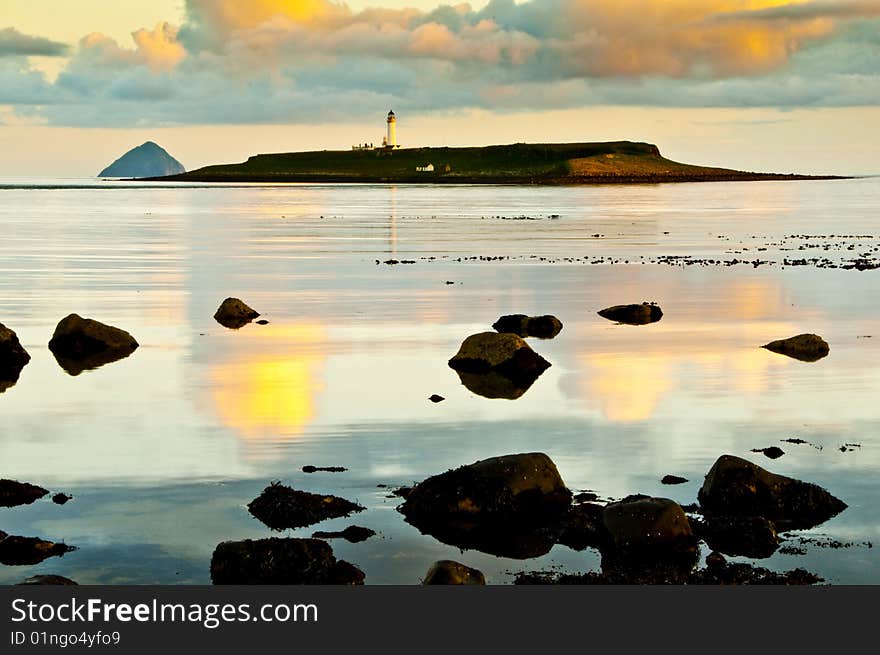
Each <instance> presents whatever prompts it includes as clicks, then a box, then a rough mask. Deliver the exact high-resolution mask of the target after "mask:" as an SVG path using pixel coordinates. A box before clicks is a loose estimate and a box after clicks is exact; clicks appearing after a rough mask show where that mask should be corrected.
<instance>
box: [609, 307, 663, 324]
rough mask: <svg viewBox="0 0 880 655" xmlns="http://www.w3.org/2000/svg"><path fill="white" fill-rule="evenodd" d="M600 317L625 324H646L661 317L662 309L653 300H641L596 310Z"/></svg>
mask: <svg viewBox="0 0 880 655" xmlns="http://www.w3.org/2000/svg"><path fill="white" fill-rule="evenodd" d="M598 314H599V316H601V317H602V318H607V319H608V320H609V321H616V322H617V323H626V324H627V325H647V324H648V323H656V322H657V321H659V320H660V319H661V318H663V310H661V309H660V306H659V305H657V304H656V303H653V302H650V303H648V302H643V303H641V304H637V305H615V306H614V307H607V308H606V309H603V310H600V311H599V312H598Z"/></svg>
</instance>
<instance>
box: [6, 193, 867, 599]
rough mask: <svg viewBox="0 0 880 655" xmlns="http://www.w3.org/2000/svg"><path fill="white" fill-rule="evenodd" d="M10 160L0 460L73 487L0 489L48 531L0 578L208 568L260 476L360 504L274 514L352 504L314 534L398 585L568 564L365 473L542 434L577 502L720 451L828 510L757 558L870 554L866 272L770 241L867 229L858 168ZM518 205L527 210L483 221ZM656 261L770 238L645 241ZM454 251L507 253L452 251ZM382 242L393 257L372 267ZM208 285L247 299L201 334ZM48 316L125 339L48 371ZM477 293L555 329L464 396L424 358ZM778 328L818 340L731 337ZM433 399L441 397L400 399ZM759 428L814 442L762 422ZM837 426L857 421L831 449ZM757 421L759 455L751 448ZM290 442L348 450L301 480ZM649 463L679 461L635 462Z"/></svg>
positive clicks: (675, 491) (23, 519)
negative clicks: (581, 494) (508, 392)
mask: <svg viewBox="0 0 880 655" xmlns="http://www.w3.org/2000/svg"><path fill="white" fill-rule="evenodd" d="M35 183H36V181H33V180H15V181H9V180H7V181H5V182H3V183H0V322H2V323H4V324H6V325H7V326H9V327H11V328H12V329H14V330H15V331H16V332H17V333H18V335H19V337H20V339H21V341H22V343H23V344H24V345H25V347H26V348H27V349H28V351H29V352H30V353H31V355H32V358H33V359H32V361H31V363H30V364H29V365H28V366H27V367H26V368H25V369H24V370H23V372H22V374H21V379H20V380H19V382H18V384H17V385H15V386H14V387H12V388H10V389H8V390H7V391H6V392H4V393H2V394H0V462H2V466H0V477H7V478H14V479H19V480H27V481H30V482H33V483H37V484H41V485H42V486H45V487H47V488H50V489H51V490H52V491H53V492H55V491H64V492H67V493H70V494H72V495H73V496H74V497H75V498H74V500H73V501H72V502H70V503H68V504H67V505H65V506H63V507H61V506H56V505H54V504H52V503H51V502H50V501H49V500H48V499H44V500H42V501H38V502H37V503H35V504H33V505H30V506H24V507H18V508H14V509H0V528H2V529H3V530H5V531H6V532H9V533H11V534H20V535H26V536H40V537H43V538H45V539H51V540H54V541H61V540H63V541H65V542H67V543H68V544H71V545H75V546H77V547H78V550H76V551H75V552H72V553H69V554H67V555H65V556H64V557H63V558H52V559H50V560H47V561H45V562H43V563H42V564H41V565H39V566H19V567H0V582H4V583H11V582H16V581H18V580H20V579H23V578H25V577H27V576H29V575H33V574H35V573H57V574H61V575H65V576H68V577H71V578H73V579H75V580H77V581H79V582H80V583H146V584H149V583H207V582H209V570H208V568H209V562H210V558H211V553H212V551H213V549H214V547H215V545H216V544H217V543H218V542H220V541H225V540H230V539H243V538H261V537H265V536H270V532H269V530H268V529H267V528H265V527H264V526H263V525H262V524H261V523H259V522H258V521H257V520H256V519H254V518H252V517H251V516H250V515H249V514H248V512H247V510H246V508H245V505H246V504H247V503H248V502H249V501H250V500H251V499H253V498H254V497H255V496H257V495H258V494H259V492H260V491H261V490H262V489H263V487H264V486H265V485H266V484H267V483H268V482H269V481H270V480H275V479H278V480H282V481H284V482H286V483H289V484H291V485H293V486H294V487H296V488H299V489H304V490H308V491H316V492H332V493H336V494H339V495H342V496H345V497H347V498H349V499H352V500H356V501H358V502H360V503H361V504H363V505H365V506H367V507H368V510H367V511H366V512H363V513H360V514H357V515H354V516H353V517H352V518H350V519H341V520H336V521H328V522H326V523H324V524H321V525H319V526H312V527H311V528H307V529H304V530H300V531H293V532H291V534H294V535H303V536H307V535H310V534H311V532H312V531H314V530H315V529H336V528H339V529H341V528H342V527H345V526H346V525H350V524H357V525H363V526H367V527H371V528H373V529H375V530H377V531H378V532H379V533H380V534H379V536H378V537H375V538H373V539H370V540H368V541H366V542H363V543H361V544H348V543H347V542H344V541H339V540H335V541H334V542H333V545H334V550H335V552H336V554H337V555H338V556H340V557H343V558H345V559H348V560H349V561H351V562H353V563H355V564H357V565H358V566H359V567H361V568H362V569H363V570H364V571H365V572H366V574H367V583H368V584H369V583H374V584H375V583H379V584H384V583H407V584H408V583H417V582H418V581H419V580H420V578H421V577H422V576H423V575H424V573H425V572H426V571H427V569H428V567H429V565H430V564H431V563H432V562H433V561H434V560H436V559H439V558H444V557H449V558H454V559H458V560H460V561H463V562H464V563H466V564H469V565H472V566H476V567H478V568H480V569H482V570H483V571H484V572H485V573H486V575H487V578H488V579H489V581H490V582H491V583H506V582H509V581H511V579H512V573H513V572H516V571H521V570H526V569H530V570H535V569H543V568H547V567H550V566H559V567H562V568H564V569H566V570H572V571H578V570H586V569H588V568H596V567H598V555H597V554H596V553H595V552H593V551H586V552H582V553H577V552H574V551H572V550H569V549H568V548H565V547H563V546H556V547H555V548H554V549H553V550H552V551H551V552H550V553H549V554H548V555H547V556H545V557H543V558H541V559H538V560H531V561H527V562H521V561H515V560H508V559H500V558H496V557H494V556H491V555H486V554H482V553H479V552H476V551H467V552H465V553H461V552H460V551H459V550H458V549H456V548H453V547H450V546H446V545H443V544H441V543H439V542H437V541H436V540H434V539H433V538H431V537H426V536H422V535H421V534H420V533H419V532H418V531H417V530H416V529H414V528H412V527H411V526H409V525H408V524H406V523H404V521H403V519H402V516H401V515H400V514H398V513H397V512H396V511H395V507H396V505H397V504H398V499H389V498H386V495H387V493H388V491H387V490H386V489H383V488H378V487H377V485H379V484H387V485H391V486H394V485H401V484H410V483H412V482H414V481H418V480H421V479H423V478H424V477H426V476H428V475H431V474H434V473H438V472H441V471H444V470H446V469H448V468H451V467H455V466H458V465H460V464H464V463H470V462H473V461H475V460H477V459H482V458H484V457H490V456H494V455H500V454H507V453H514V452H523V451H532V450H540V451H544V452H546V453H548V454H549V455H550V456H551V457H552V458H553V459H554V461H555V462H556V463H557V465H558V467H559V469H560V472H561V474H562V476H563V478H564V479H565V481H566V483H567V484H568V486H569V487H571V488H573V489H591V490H594V491H596V492H598V493H599V494H600V496H602V497H603V498H619V497H622V496H624V495H626V494H629V493H635V492H642V493H647V494H653V495H662V496H667V497H671V498H674V499H676V500H678V501H680V502H682V503H690V502H694V500H695V498H696V493H697V490H698V488H699V485H700V484H701V482H702V478H703V476H704V475H705V473H706V472H707V471H708V469H709V468H710V466H711V465H712V463H713V462H714V460H715V459H716V458H717V457H718V455H720V454H722V453H731V454H736V455H741V456H745V457H748V458H750V459H753V461H756V462H758V463H759V464H762V465H764V466H766V467H767V468H769V469H770V470H773V471H776V472H780V473H784V474H788V475H793V476H796V477H799V478H801V479H805V480H809V481H812V482H816V483H819V484H821V485H823V486H825V487H827V488H828V489H829V490H830V491H831V492H832V493H834V494H835V495H837V496H838V497H840V498H842V499H843V500H845V501H846V502H847V503H848V504H849V506H850V507H849V509H847V510H846V511H845V512H844V513H842V514H841V515H839V516H838V517H836V518H834V519H833V520H831V521H829V522H828V523H826V524H824V525H822V526H820V527H819V528H816V529H814V530H812V531H809V532H808V533H807V534H809V535H811V536H813V537H817V538H819V539H820V540H828V539H831V538H834V539H840V540H842V541H853V542H857V545H855V546H853V547H851V548H847V549H842V550H832V549H828V548H822V547H817V546H811V547H809V548H808V553H807V554H806V555H800V556H794V555H781V554H777V555H775V556H774V557H772V558H770V559H768V560H763V561H762V562H761V565H763V566H768V567H770V568H774V569H780V570H783V569H789V568H795V567H798V566H801V567H805V568H808V569H810V570H813V571H815V572H817V573H819V574H820V575H822V576H823V577H825V578H826V579H827V580H828V581H830V582H833V583H880V560H878V558H877V556H876V555H875V553H876V552H877V551H876V550H874V549H870V548H868V547H867V546H865V545H863V544H862V542H865V541H873V542H876V541H877V540H878V532H880V509H878V504H877V499H878V498H880V476H878V473H880V450H878V439H877V434H878V431H880V430H878V428H880V403H878V402H877V398H878V397H880V367H878V366H877V360H878V355H880V328H878V320H880V303H878V300H880V271H862V272H860V271H856V270H842V269H826V268H817V267H813V266H800V267H791V266H783V265H782V262H783V261H784V260H785V259H786V258H788V257H792V256H795V255H796V256H812V255H811V253H812V252H813V251H812V250H811V251H807V254H806V255H805V254H804V252H802V251H798V250H797V248H798V247H799V246H802V245H804V244H819V243H821V244H823V247H822V248H818V249H817V248H814V250H818V251H820V252H821V256H823V257H828V258H829V259H831V260H833V261H835V262H844V263H845V261H846V260H847V259H848V258H849V259H852V258H853V257H856V256H859V255H863V254H864V255H867V254H869V253H871V252H874V251H873V249H874V248H877V247H878V246H880V211H878V210H880V180H877V179H869V180H854V181H837V182H762V183H743V184H741V183H722V184H687V185H666V186H638V187H588V188H522V187H443V188H431V187H389V186H321V185H315V186H288V187H267V186H250V187H219V188H218V187H214V188H199V187H174V188H163V187H161V186H155V185H153V186H149V185H124V184H113V183H83V182H77V181H73V182H66V181H62V182H58V181H54V182H50V183H45V184H44V183H39V184H41V185H42V186H43V187H44V188H30V187H29V185H34V184H35ZM53 185H57V186H60V187H66V188H52V187H53ZM78 185H80V186H79V187H78ZM552 215H558V218H550V216H552ZM521 216H528V217H531V218H533V219H537V220H504V219H503V218H500V217H507V218H510V217H521ZM596 235H598V236H596ZM804 235H806V236H819V235H835V236H834V237H833V238H825V239H814V240H810V239H804V238H803V237H804ZM840 235H843V236H840ZM824 244H829V247H828V248H827V249H825V248H824ZM850 246H852V248H850ZM746 248H748V250H745V249H746ZM759 248H763V249H764V250H758V249H759ZM734 253H742V254H734ZM669 255H680V256H688V257H692V258H706V259H725V260H726V259H731V258H734V257H736V258H747V259H748V260H752V259H755V258H760V259H762V260H764V261H768V262H772V263H768V264H764V265H759V266H757V267H755V266H753V265H736V266H729V267H727V266H699V265H693V266H669V265H664V264H656V263H644V262H652V261H653V260H654V259H656V258H657V257H662V256H669ZM473 256H483V257H489V256H491V257H497V256H503V257H505V258H506V257H509V259H504V260H501V261H481V260H479V259H478V260H476V261H473V260H468V259H465V260H463V261H457V260H458V259H459V258H468V257H473ZM431 257H433V258H435V259H429V258H431ZM585 257H586V258H587V259H586V260H584V258H585ZM391 258H394V259H412V260H415V261H416V262H417V263H416V264H411V265H397V266H391V265H385V264H378V265H377V263H376V260H380V261H382V262H384V261H385V260H387V259H391ZM541 258H544V260H543V261H542V259H541ZM596 260H601V263H590V262H592V261H596ZM627 261H628V262H629V263H625V262H627ZM447 281H450V282H454V283H455V284H447V283H446V282H447ZM227 296H239V297H241V298H243V299H244V300H245V301H247V302H248V303H249V304H250V305H252V306H253V307H255V308H256V309H257V310H258V311H260V312H262V313H263V315H264V318H266V319H268V320H269V321H270V324H269V325H266V326H258V325H250V326H247V327H245V328H244V329H242V330H240V331H230V330H226V329H225V328H222V327H221V326H219V325H218V324H217V323H215V322H214V321H213V319H212V316H213V313H214V311H215V309H216V308H217V306H218V304H219V303H220V301H221V300H222V299H223V298H225V297H227ZM643 300H653V301H657V302H659V303H660V304H661V305H662V307H663V310H664V312H665V315H664V318H663V320H662V321H660V322H659V323H657V324H654V325H651V326H645V327H628V326H618V325H615V324H612V323H610V322H608V321H605V320H604V319H602V318H600V317H598V316H597V315H596V311H597V310H599V309H601V308H603V307H607V306H609V305H613V304H620V303H625V302H640V301H643ZM71 312H77V313H79V314H81V315H83V316H88V317H93V318H96V319H99V320H102V321H104V322H108V323H111V324H114V325H118V326H120V327H122V328H124V329H126V330H128V331H130V332H131V333H132V334H133V335H134V336H135V337H136V338H137V339H138V341H139V342H140V343H141V348H140V349H138V350H137V351H136V352H135V353H134V354H133V355H132V356H131V357H129V358H128V359H125V360H122V361H119V362H116V363H113V364H109V365H107V366H104V367H103V368H100V369H97V370H94V371H86V372H85V373H83V374H82V375H79V376H77V377H71V376H69V375H68V374H67V373H65V372H64V371H63V370H62V369H61V368H60V367H59V366H58V364H57V363H56V362H55V360H54V358H53V356H52V355H51V353H50V352H49V350H48V349H47V347H46V343H47V341H48V339H49V337H50V336H51V334H52V331H53V329H54V326H55V324H56V323H57V322H58V320H59V319H60V318H62V317H63V316H65V315H67V314H68V313H71ZM507 313H527V314H543V313H552V314H555V315H557V316H559V317H560V318H561V319H562V321H563V322H564V324H565V328H564V330H563V331H562V333H561V334H560V335H559V337H557V338H556V339H555V340H553V341H540V342H534V343H533V346H534V347H535V348H536V349H537V350H538V351H539V352H540V353H541V354H542V355H543V356H544V357H545V358H546V359H548V360H549V361H551V362H552V363H553V366H552V368H550V369H549V370H548V371H547V372H546V373H545V374H544V375H543V376H542V377H541V378H540V379H539V380H538V381H537V382H536V383H535V384H534V386H533V387H532V388H531V389H530V390H529V391H528V392H527V393H526V394H525V395H524V396H522V397H521V398H520V399H518V400H515V401H508V400H489V399H486V398H482V397H480V396H477V395H474V394H473V393H471V392H469V391H468V390H467V389H465V388H464V387H463V386H462V385H461V384H460V382H459V380H458V377H457V376H456V374H455V373H454V372H453V371H452V370H450V369H449V368H448V367H447V365H446V361H447V360H448V359H449V357H450V356H451V355H453V354H454V353H455V351H456V350H457V348H458V346H459V344H460V343H461V341H462V340H463V339H464V337H466V336H467V335H469V334H472V333H474V332H481V331H484V330H486V329H488V328H489V326H490V325H491V324H492V323H493V322H494V321H495V320H496V319H497V318H498V317H499V316H500V315H502V314H507ZM801 332H816V333H819V334H822V335H823V336H824V337H825V338H826V340H827V341H828V342H829V343H830V344H831V354H830V355H829V356H828V357H827V358H825V359H823V360H821V361H819V362H816V363H812V364H806V363H802V362H799V361H795V360H792V359H788V358H786V357H783V356H780V355H775V354H773V353H770V352H768V351H765V350H762V349H760V348H759V347H758V346H760V345H761V344H764V343H766V342H768V341H771V340H773V339H777V338H784V337H788V336H792V335H794V334H798V333H801ZM869 337H873V338H869ZM434 393H438V394H440V395H442V396H445V397H446V398H447V400H446V401H445V402H443V403H440V404H437V405H434V404H432V403H430V402H428V401H427V397H428V396H430V395H431V394H434ZM789 437H800V438H803V439H805V440H807V441H809V442H811V443H812V444H814V445H815V446H817V447H811V446H809V445H800V446H797V445H789V444H782V443H780V440H781V439H785V438H789ZM845 443H857V444H860V445H861V447H860V448H855V449H853V450H851V451H847V452H841V451H840V450H839V448H840V446H841V445H843V444H845ZM770 445H780V446H782V447H783V449H784V450H785V451H786V454H785V456H783V457H782V458H781V459H778V460H776V461H770V460H768V459H766V458H764V456H763V455H761V454H754V453H751V452H750V450H751V449H752V448H760V447H765V446H770ZM819 446H820V447H821V449H820V448H819ZM306 464H313V465H318V466H329V465H335V466H345V467H348V468H349V469H350V471H349V472H347V473H341V474H326V473H316V474H312V475H307V474H303V473H301V472H300V468H301V467H302V466H303V465H306ZM667 473H673V474H676V475H681V476H684V477H686V478H689V479H690V482H689V483H687V484H684V485H681V486H676V487H667V486H663V485H661V484H660V482H659V480H660V478H661V477H662V476H663V475H664V474H667ZM704 554H705V553H704Z"/></svg>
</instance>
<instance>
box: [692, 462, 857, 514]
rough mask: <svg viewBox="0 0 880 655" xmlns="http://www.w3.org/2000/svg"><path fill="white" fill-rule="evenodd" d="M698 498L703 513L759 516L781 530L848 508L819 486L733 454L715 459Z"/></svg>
mask: <svg viewBox="0 0 880 655" xmlns="http://www.w3.org/2000/svg"><path fill="white" fill-rule="evenodd" d="M698 498H699V501H700V505H701V507H702V508H703V510H704V513H706V514H717V515H720V516H762V517H764V518H766V519H769V520H771V521H774V522H775V523H776V524H777V528H779V527H780V523H781V524H782V528H783V529H796V528H811V527H814V526H816V525H819V524H820V523H824V522H825V521H827V520H828V519H830V518H831V517H832V516H836V515H837V514H839V513H840V512H842V511H843V510H845V509H846V507H847V505H846V503H844V502H843V501H841V500H840V499H838V498H835V497H834V496H832V495H831V494H830V493H828V492H827V491H826V490H825V489H823V488H822V487H820V486H818V485H815V484H811V483H809V482H802V481H800V480H796V479H794V478H789V477H785V476H783V475H777V474H775V473H771V472H770V471H767V470H766V469H763V468H761V467H760V466H758V465H757V464H753V463H752V462H749V461H748V460H745V459H742V458H740V457H735V456H733V455H722V456H721V457H719V458H718V460H717V461H716V462H715V464H714V465H713V466H712V469H711V470H710V471H709V473H708V474H706V479H705V480H704V482H703V486H702V487H701V489H700V491H699V494H698Z"/></svg>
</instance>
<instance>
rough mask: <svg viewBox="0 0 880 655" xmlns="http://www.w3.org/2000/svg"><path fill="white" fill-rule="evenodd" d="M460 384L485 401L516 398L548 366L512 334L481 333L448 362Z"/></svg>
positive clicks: (471, 338) (464, 343)
mask: <svg viewBox="0 0 880 655" xmlns="http://www.w3.org/2000/svg"><path fill="white" fill-rule="evenodd" d="M449 367H450V368H452V369H454V370H455V371H456V372H457V373H458V376H459V378H460V379H461V382H462V384H464V386H465V387H467V388H468V389H469V390H471V391H473V392H474V393H476V394H478V395H480V396H483V397H486V398H508V399H515V398H519V397H520V396H521V395H522V394H523V393H525V392H526V390H528V389H529V387H531V386H532V384H534V382H535V380H537V379H538V378H539V377H540V376H541V374H542V373H543V372H544V371H546V370H547V369H548V368H549V367H550V363H549V362H548V361H547V360H545V359H544V358H543V357H541V356H540V355H539V354H537V353H536V352H535V351H534V350H532V349H531V347H530V346H529V345H528V344H527V343H526V342H525V341H523V340H522V338H521V337H518V336H517V335H515V334H510V333H506V332H505V333H498V332H482V333H480V334H474V335H471V336H469V337H468V338H467V339H465V340H464V342H463V343H462V344H461V348H459V351H458V353H456V354H455V356H454V357H453V358H452V359H450V360H449Z"/></svg>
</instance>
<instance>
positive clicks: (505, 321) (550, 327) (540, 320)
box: [492, 314, 562, 339]
mask: <svg viewBox="0 0 880 655" xmlns="http://www.w3.org/2000/svg"><path fill="white" fill-rule="evenodd" d="M492 327H493V328H494V329H495V330H496V331H497V332H506V333H510V334H516V335H517V336H520V337H537V338H539V339H552V338H554V337H555V336H556V335H558V334H559V333H560V332H561V331H562V321H560V320H559V319H558V318H556V317H555V316H551V315H549V314H548V315H545V316H526V315H525V314H511V315H509V316H502V317H501V318H499V319H498V320H497V321H495V323H494V324H493V325H492Z"/></svg>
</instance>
